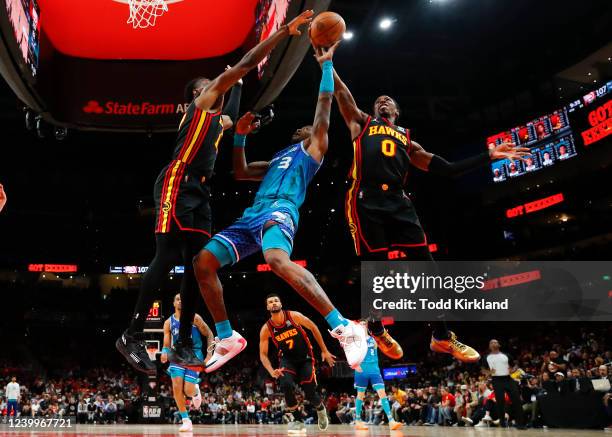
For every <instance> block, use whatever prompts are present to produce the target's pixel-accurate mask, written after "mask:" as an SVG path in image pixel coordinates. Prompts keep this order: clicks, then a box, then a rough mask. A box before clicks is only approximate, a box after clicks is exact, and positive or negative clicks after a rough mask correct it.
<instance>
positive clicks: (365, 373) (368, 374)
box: [355, 320, 402, 431]
mask: <svg viewBox="0 0 612 437" xmlns="http://www.w3.org/2000/svg"><path fill="white" fill-rule="evenodd" d="M361 323H362V325H363V326H364V327H367V326H368V322H367V321H366V320H363V321H362V322H361ZM376 349H377V346H376V341H375V340H374V339H373V338H372V337H370V336H369V335H368V353H367V354H366V357H365V358H364V359H363V361H362V362H361V372H360V371H359V370H355V388H356V389H357V399H356V400H355V429H357V430H366V429H368V427H367V426H366V425H365V423H363V421H362V420H361V412H362V411H363V400H364V399H365V393H366V390H367V389H368V384H372V388H373V389H374V390H376V393H377V394H378V397H379V398H380V403H381V404H382V408H383V411H384V412H385V415H386V416H387V421H388V422H389V428H391V430H392V431H394V430H396V429H399V428H401V427H402V423H401V422H396V421H395V420H393V414H392V413H391V405H390V404H389V399H388V398H387V392H386V391H385V383H384V381H383V379H382V376H381V375H380V368H379V367H378V352H377V351H376Z"/></svg>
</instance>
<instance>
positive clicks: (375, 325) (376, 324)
mask: <svg viewBox="0 0 612 437" xmlns="http://www.w3.org/2000/svg"><path fill="white" fill-rule="evenodd" d="M368 330H369V331H370V333H371V334H372V335H383V334H384V333H385V327H384V326H383V324H382V322H381V321H380V320H369V321H368Z"/></svg>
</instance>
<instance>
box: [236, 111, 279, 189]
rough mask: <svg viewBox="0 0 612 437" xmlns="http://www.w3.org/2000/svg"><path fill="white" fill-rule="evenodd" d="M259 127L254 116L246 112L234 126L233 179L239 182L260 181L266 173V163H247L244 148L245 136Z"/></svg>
mask: <svg viewBox="0 0 612 437" xmlns="http://www.w3.org/2000/svg"><path fill="white" fill-rule="evenodd" d="M258 127H259V122H258V121H255V114H253V113H252V112H247V113H246V114H244V115H243V116H242V117H241V118H240V120H238V123H237V124H236V133H235V134H234V152H233V156H232V159H233V169H234V178H235V179H237V180H239V181H260V180H262V179H263V177H264V176H265V175H266V173H267V172H268V168H270V163H269V162H268V161H253V162H249V163H247V160H246V155H245V153H244V148H245V146H246V136H247V135H248V134H250V133H251V132H252V131H253V130H254V129H257V128H258Z"/></svg>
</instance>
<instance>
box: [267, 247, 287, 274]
mask: <svg viewBox="0 0 612 437" xmlns="http://www.w3.org/2000/svg"><path fill="white" fill-rule="evenodd" d="M264 258H265V260H266V263H268V265H269V266H270V269H272V271H273V272H274V273H276V274H279V273H282V272H284V271H286V270H287V267H289V263H290V262H291V260H290V259H289V256H288V255H287V254H286V253H285V252H283V251H282V250H278V249H274V250H268V251H266V252H265V253H264Z"/></svg>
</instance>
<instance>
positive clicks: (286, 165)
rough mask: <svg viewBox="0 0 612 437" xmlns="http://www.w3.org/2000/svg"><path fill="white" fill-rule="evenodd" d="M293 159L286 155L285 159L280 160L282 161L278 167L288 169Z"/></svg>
mask: <svg viewBox="0 0 612 437" xmlns="http://www.w3.org/2000/svg"><path fill="white" fill-rule="evenodd" d="M292 159H293V158H292V157H291V156H285V157H284V158H283V159H281V160H280V163H279V164H278V167H277V168H282V169H284V170H286V169H288V168H289V164H291V160H292Z"/></svg>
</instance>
